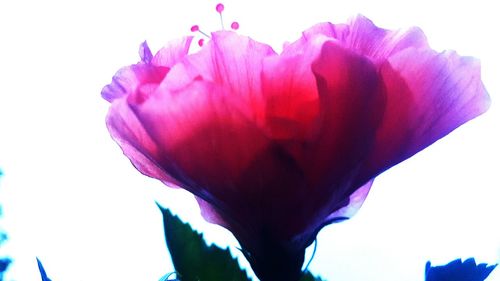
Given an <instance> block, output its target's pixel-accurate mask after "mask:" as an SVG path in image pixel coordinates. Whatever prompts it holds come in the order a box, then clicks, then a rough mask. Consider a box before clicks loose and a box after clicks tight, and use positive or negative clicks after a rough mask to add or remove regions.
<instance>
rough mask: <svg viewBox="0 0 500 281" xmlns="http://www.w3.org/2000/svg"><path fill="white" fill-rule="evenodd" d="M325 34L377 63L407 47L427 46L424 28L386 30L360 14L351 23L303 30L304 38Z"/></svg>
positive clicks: (321, 25) (324, 25)
mask: <svg viewBox="0 0 500 281" xmlns="http://www.w3.org/2000/svg"><path fill="white" fill-rule="evenodd" d="M318 34H322V35H325V36H328V37H331V38H335V39H337V40H339V41H340V43H341V45H342V46H344V47H345V48H347V49H350V50H353V51H355V52H357V53H358V54H361V55H363V56H367V57H369V58H370V59H371V60H372V61H374V62H375V63H376V64H378V63H380V62H383V61H385V60H386V59H387V58H388V57H390V56H391V55H393V54H396V53H397V52H400V51H402V50H404V49H407V48H410V47H413V48H427V47H428V44H427V39H426V37H425V35H424V33H423V32H422V30H421V29H419V28H417V27H412V28H410V29H407V30H387V29H383V28H379V27H377V26H376V25H374V24H373V22H372V21H371V20H369V19H367V18H366V17H364V16H361V15H358V16H357V17H355V18H354V19H352V20H351V21H350V23H348V24H331V23H320V24H317V25H315V26H313V27H311V28H310V29H308V30H306V31H304V32H303V37H306V38H307V37H311V36H317V35H318Z"/></svg>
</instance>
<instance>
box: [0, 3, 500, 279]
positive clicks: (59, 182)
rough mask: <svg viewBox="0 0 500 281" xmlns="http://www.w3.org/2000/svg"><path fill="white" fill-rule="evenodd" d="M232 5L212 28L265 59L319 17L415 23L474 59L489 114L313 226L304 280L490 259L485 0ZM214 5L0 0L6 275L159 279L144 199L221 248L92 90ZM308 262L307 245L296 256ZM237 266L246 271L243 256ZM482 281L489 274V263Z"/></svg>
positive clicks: (493, 224) (494, 50) (493, 197)
mask: <svg viewBox="0 0 500 281" xmlns="http://www.w3.org/2000/svg"><path fill="white" fill-rule="evenodd" d="M266 2H267V1H263V0H259V1H231V0H228V1H226V2H225V6H226V10H225V13H224V17H225V21H226V23H229V22H230V21H232V20H238V21H239V22H240V25H241V29H240V33H243V34H246V35H250V36H252V37H253V38H254V39H256V40H259V41H263V42H266V43H269V44H271V45H272V46H274V47H276V49H279V47H280V46H281V44H282V42H284V41H291V40H294V39H296V38H297V37H298V36H299V35H300V32H301V31H302V30H303V29H305V28H307V27H309V26H311V25H313V24H315V23H317V22H320V21H332V22H345V21H346V20H347V19H348V18H349V17H350V16H353V15H355V14H358V13H361V14H364V15H365V16H367V17H369V18H371V19H372V20H373V21H374V22H375V23H376V24H378V25H379V26H383V27H386V28H391V29H393V28H400V27H409V26H413V25H417V26H420V27H421V28H422V29H423V30H424V31H425V33H426V34H427V36H428V38H429V42H430V44H431V46H433V48H435V49H437V50H443V49H455V50H457V51H458V52H459V53H460V54H463V55H471V56H475V57H478V58H480V59H481V61H482V69H483V81H484V83H485V85H486V87H487V89H488V91H489V92H490V94H491V97H492V99H493V104H492V107H491V109H490V111H489V112H488V113H487V114H485V115H483V116H481V117H479V118H477V119H475V120H473V121H472V122H469V123H468V124H466V125H464V126H463V127H461V128H459V129H458V130H456V131H455V132H453V133H452V134H450V135H449V136H447V137H446V138H445V139H443V140H441V141H439V142H437V143H436V144H434V145H433V146H432V147H430V148H428V149H426V150H425V151H423V152H421V153H419V154H418V155H416V156H415V157H413V158H412V159H410V160H408V161H405V162H404V163H402V164H400V165H398V166H397V167H394V168H393V169H391V170H389V171H388V172H386V173H385V174H383V175H382V176H380V177H379V178H378V179H377V180H376V182H375V184H374V187H373V188H372V191H371V193H370V195H369V197H368V199H367V201H366V203H365V205H364V206H363V208H362V209H361V211H360V212H359V213H358V215H357V216H356V217H355V218H354V219H352V220H351V221H349V222H346V223H342V224H337V225H332V226H329V227H326V228H325V229H323V231H322V232H321V233H320V235H319V238H318V251H317V253H316V256H315V258H314V260H313V262H312V264H311V266H310V269H311V271H313V272H314V273H318V274H320V275H322V276H323V277H325V278H326V279H328V280H330V281H331V280H335V281H352V280H361V281H363V280H367V281H369V280H371V281H377V280H380V281H392V280H393V281H406V280H408V281H410V280H423V270H424V265H425V262H426V261H427V260H428V259H430V260H432V262H433V263H434V264H443V263H447V262H448V261H451V260H452V259H455V258H457V257H463V258H467V257H470V256H474V257H476V259H477V260H478V261H481V262H488V263H498V262H500V226H499V221H500V220H499V217H500V202H499V201H500V184H499V183H498V175H499V173H500V164H499V159H500V148H499V144H500V135H499V133H500V125H499V122H500V118H499V117H500V116H499V115H500V108H499V106H498V102H497V101H498V100H500V95H499V94H498V92H499V90H500V82H499V77H498V74H499V73H500V56H499V55H498V51H499V50H500V44H499V41H498V40H499V36H498V34H499V32H498V28H499V27H500V22H499V16H498V12H497V11H498V9H497V8H495V5H494V3H495V2H494V1H464V2H460V1H458V0H453V1H394V2H390V1H387V0H384V1H382V0H381V1H373V0H371V1H370V0H366V1H356V0H349V1H345V0H344V1H308V2H306V1H300V2H299V1H297V2H293V1H269V2H271V3H266ZM216 3H217V2H215V1H201V0H200V1H195V0H186V1H171V0H141V1H128V0H116V1H114V0H113V1H94V0H87V1H62V0H61V1H56V0H47V1H35V0H33V1H23V0H20V1H14V0H2V2H0V167H1V168H2V170H3V171H4V173H5V175H4V176H3V177H2V179H1V182H0V185H1V190H0V196H1V197H0V199H1V201H2V202H3V205H4V213H5V216H4V218H3V219H2V225H3V228H4V229H6V230H7V232H8V233H9V235H10V236H11V238H10V240H9V242H8V243H7V244H6V245H5V247H3V248H2V249H1V253H0V254H4V253H5V254H9V255H11V256H12V257H14V258H15V263H14V264H13V266H12V268H11V271H10V273H9V278H7V280H9V281H10V280H17V281H24V280H40V279H39V278H40V277H39V275H38V273H37V268H36V262H35V256H38V257H40V258H41V259H42V261H43V262H44V264H45V267H46V270H47V271H48V273H49V276H50V277H51V278H52V279H53V280H54V281H61V280H62V281H65V280H69V281H72V280H77V281H78V280H158V279H159V278H160V277H161V276H162V275H164V274H166V273H168V272H170V271H172V270H173V269H172V266H171V263H170V259H169V256H168V253H167V251H166V247H165V242H164V238H163V232H162V221H161V216H160V213H159V211H158V209H157V207H156V205H155V203H154V201H155V200H157V201H159V202H162V203H163V204H165V205H166V206H168V207H171V208H172V209H173V211H174V212H175V213H178V214H180V215H181V217H182V218H183V219H186V220H189V221H190V222H191V223H192V224H193V225H194V226H195V227H196V228H197V229H199V230H202V231H203V232H204V234H205V237H206V238H207V239H208V240H209V241H211V242H215V243H217V244H219V245H221V246H223V247H225V246H230V248H231V251H232V252H233V253H235V254H236V253H237V252H238V251H237V250H236V249H235V246H237V243H236V242H235V240H234V238H232V236H231V235H230V234H229V233H228V232H227V231H225V230H224V229H221V228H220V227H218V226H214V225H209V224H207V223H204V222H203V220H202V219H201V218H200V215H199V209H198V207H197V205H196V204H195V203H194V199H192V198H191V197H190V196H189V195H188V194H185V193H184V192H182V191H181V190H172V189H170V188H167V187H164V186H162V185H161V184H160V183H158V182H157V181H155V180H152V179H149V178H146V177H144V176H142V175H141V174H140V173H139V172H137V171H136V170H135V169H134V168H133V167H132V165H131V164H130V163H129V162H128V160H127V159H126V157H124V156H123V155H122V153H121V151H120V149H119V148H118V146H117V145H116V144H115V143H113V141H112V140H111V138H110V137H109V134H108V132H107V130H106V128H105V124H104V117H105V114H106V112H107V108H108V104H107V102H105V101H104V100H102V99H101V98H100V91H101V88H102V87H103V86H104V85H105V84H107V83H109V82H110V81H111V77H112V75H113V74H114V73H115V71H116V70H118V69H119V68H120V67H122V66H125V65H128V64H132V63H135V62H136V61H137V60H138V55H137V49H138V46H139V44H140V43H141V42H142V41H144V40H146V39H147V40H148V42H149V43H150V46H151V48H152V49H153V50H157V49H158V48H160V47H161V46H162V45H163V44H164V43H165V42H167V41H168V40H169V39H172V38H176V37H179V36H183V35H187V34H189V28H190V26H191V25H193V24H200V25H201V27H202V28H203V29H205V30H206V31H213V30H216V29H218V28H219V19H218V14H217V13H216V12H215V9H214V7H215V4H216ZM308 253H310V251H309V252H308ZM240 260H241V264H242V265H243V266H246V265H247V264H246V262H245V261H244V260H243V259H240ZM488 280H497V281H498V280H500V269H497V270H495V271H494V273H493V274H492V275H491V277H490V278H489V279H488Z"/></svg>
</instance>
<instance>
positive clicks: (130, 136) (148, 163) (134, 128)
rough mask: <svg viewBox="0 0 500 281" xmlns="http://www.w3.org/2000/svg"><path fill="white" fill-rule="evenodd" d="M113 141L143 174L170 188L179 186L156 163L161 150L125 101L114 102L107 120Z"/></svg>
mask: <svg viewBox="0 0 500 281" xmlns="http://www.w3.org/2000/svg"><path fill="white" fill-rule="evenodd" d="M106 125H107V127H108V130H109V132H110V134H111V136H112V137H113V139H114V140H115V141H116V142H117V143H118V145H119V146H120V147H121V149H122V150H123V154H125V155H126V156H127V157H128V158H129V159H130V161H131V162H132V164H133V165H134V166H135V167H136V168H137V170H139V171H140V172H141V173H142V174H144V175H146V176H149V177H152V178H156V179H159V180H161V181H162V182H164V183H165V184H168V185H169V186H175V185H179V183H178V182H177V181H176V180H175V179H173V178H172V177H171V176H170V175H169V174H168V173H167V172H165V170H164V169H163V167H162V166H161V165H160V164H159V163H158V162H157V161H156V159H158V158H159V157H158V155H159V154H160V151H161V149H160V148H159V147H158V146H157V145H156V143H155V142H154V141H153V140H152V139H151V137H150V136H149V134H148V133H147V132H146V130H145V129H144V127H143V125H142V124H141V122H140V121H139V120H138V119H137V116H136V115H135V114H134V112H133V111H132V110H131V109H130V107H129V105H128V104H127V102H126V100H125V99H122V100H117V101H115V102H113V104H112V105H111V108H110V110H109V112H108V116H107V118H106Z"/></svg>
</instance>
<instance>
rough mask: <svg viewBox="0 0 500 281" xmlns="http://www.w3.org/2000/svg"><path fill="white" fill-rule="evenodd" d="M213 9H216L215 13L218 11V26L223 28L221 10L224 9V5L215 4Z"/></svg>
mask: <svg viewBox="0 0 500 281" xmlns="http://www.w3.org/2000/svg"><path fill="white" fill-rule="evenodd" d="M215 10H216V11H217V13H219V16H220V26H221V28H222V30H224V22H223V21H222V11H224V5H222V3H219V4H217V6H215Z"/></svg>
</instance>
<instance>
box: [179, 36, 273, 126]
mask: <svg viewBox="0 0 500 281" xmlns="http://www.w3.org/2000/svg"><path fill="white" fill-rule="evenodd" d="M273 55H276V53H275V52H274V51H273V49H272V48H271V47H270V46H268V45H265V44H262V43H258V42H256V41H254V40H252V39H251V38H249V37H245V36H241V35H238V34H236V33H234V32H229V31H220V32H215V33H212V40H210V41H209V42H208V43H207V45H206V46H204V47H203V48H202V50H201V51H200V52H199V53H197V54H194V55H192V56H189V58H188V59H187V62H186V63H185V65H186V68H188V69H190V70H195V71H196V72H197V73H198V74H199V76H200V77H201V78H202V79H204V80H207V81H211V82H213V83H215V84H216V85H218V86H220V87H222V88H224V89H225V91H227V92H228V93H231V96H234V99H233V101H234V102H235V103H234V106H235V108H234V110H237V111H239V112H241V113H242V114H244V115H245V116H247V117H248V118H250V119H252V120H257V119H259V118H261V115H262V114H263V111H262V108H263V106H262V103H263V101H262V95H261V71H262V60H263V59H264V58H265V57H268V56H273ZM236 102H237V103H236Z"/></svg>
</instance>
